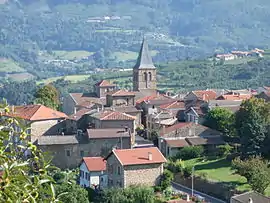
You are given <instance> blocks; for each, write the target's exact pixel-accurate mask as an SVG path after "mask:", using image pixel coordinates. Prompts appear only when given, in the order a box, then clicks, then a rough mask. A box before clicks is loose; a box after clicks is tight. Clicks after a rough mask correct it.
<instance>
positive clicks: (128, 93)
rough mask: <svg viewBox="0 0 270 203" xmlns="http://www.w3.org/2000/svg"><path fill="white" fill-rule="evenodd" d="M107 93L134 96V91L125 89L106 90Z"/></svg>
mask: <svg viewBox="0 0 270 203" xmlns="http://www.w3.org/2000/svg"><path fill="white" fill-rule="evenodd" d="M107 95H111V96H135V94H134V92H129V91H127V90H122V89H121V90H115V91H111V92H108V93H107Z"/></svg>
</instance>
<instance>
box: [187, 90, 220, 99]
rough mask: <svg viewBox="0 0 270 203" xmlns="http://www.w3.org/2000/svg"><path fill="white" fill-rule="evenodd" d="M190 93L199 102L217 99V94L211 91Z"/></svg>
mask: <svg viewBox="0 0 270 203" xmlns="http://www.w3.org/2000/svg"><path fill="white" fill-rule="evenodd" d="M192 92H193V93H194V94H195V95H196V96H197V97H198V99H201V100H213V99H215V98H216V97H217V93H216V92H215V91H213V90H196V91H192Z"/></svg>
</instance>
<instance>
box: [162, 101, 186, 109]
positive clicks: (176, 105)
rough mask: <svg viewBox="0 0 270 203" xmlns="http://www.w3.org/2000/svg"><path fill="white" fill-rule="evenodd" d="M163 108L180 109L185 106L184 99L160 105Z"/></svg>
mask: <svg viewBox="0 0 270 203" xmlns="http://www.w3.org/2000/svg"><path fill="white" fill-rule="evenodd" d="M160 108H162V109H178V108H185V102H184V101H173V102H170V103H168V104H163V105H161V106H160Z"/></svg>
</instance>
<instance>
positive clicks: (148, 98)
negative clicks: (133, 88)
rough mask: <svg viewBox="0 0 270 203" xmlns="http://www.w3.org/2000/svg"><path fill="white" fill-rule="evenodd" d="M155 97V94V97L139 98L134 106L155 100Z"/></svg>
mask: <svg viewBox="0 0 270 203" xmlns="http://www.w3.org/2000/svg"><path fill="white" fill-rule="evenodd" d="M156 97H157V95H156V94H155V95H151V96H145V97H142V98H140V99H138V100H137V101H136V104H140V103H142V102H144V101H148V100H151V99H154V98H156Z"/></svg>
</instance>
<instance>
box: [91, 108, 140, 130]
mask: <svg viewBox="0 0 270 203" xmlns="http://www.w3.org/2000/svg"><path fill="white" fill-rule="evenodd" d="M135 120H136V117H135V116H131V115H129V114H126V113H122V112H119V111H115V110H113V109H111V110H106V109H104V110H101V111H97V112H95V113H92V114H88V120H87V123H89V125H90V126H91V127H92V128H125V127H128V128H129V129H130V130H131V132H132V133H135V128H136V125H135Z"/></svg>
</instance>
